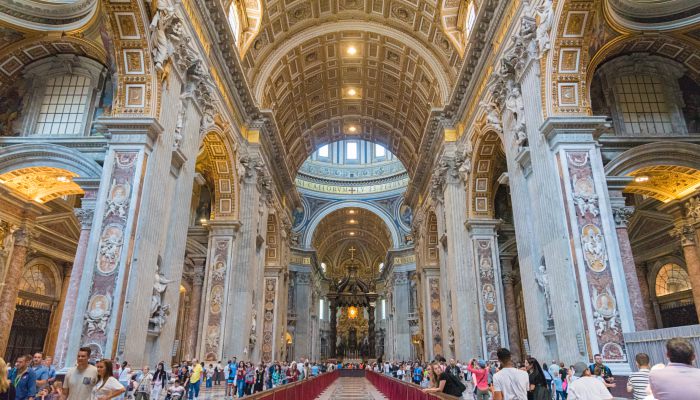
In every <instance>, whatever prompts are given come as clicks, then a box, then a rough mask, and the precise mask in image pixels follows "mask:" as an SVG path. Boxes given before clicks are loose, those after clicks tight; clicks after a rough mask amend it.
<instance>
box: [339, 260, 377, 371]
mask: <svg viewBox="0 0 700 400" xmlns="http://www.w3.org/2000/svg"><path fill="white" fill-rule="evenodd" d="M357 270H358V265H357V262H356V260H355V259H354V255H351V263H350V265H349V266H348V274H347V275H346V276H345V277H344V278H343V279H341V280H340V282H339V283H338V284H337V285H334V287H332V288H331V290H330V291H329V293H328V296H327V297H328V301H329V302H330V307H331V314H330V317H331V321H330V328H331V333H330V357H331V358H334V357H339V358H342V359H344V360H346V359H355V360H358V359H359V360H361V359H364V360H366V359H368V358H374V357H375V347H376V345H375V344H376V336H375V323H374V318H375V306H376V300H377V293H376V292H375V291H374V290H373V288H372V287H371V286H370V285H369V284H368V283H367V282H365V281H364V280H362V279H361V278H360V277H358V275H357ZM339 311H340V312H339Z"/></svg>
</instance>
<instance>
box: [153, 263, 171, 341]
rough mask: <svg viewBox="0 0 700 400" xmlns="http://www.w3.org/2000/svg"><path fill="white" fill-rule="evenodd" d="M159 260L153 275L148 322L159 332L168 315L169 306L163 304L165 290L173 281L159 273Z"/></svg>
mask: <svg viewBox="0 0 700 400" xmlns="http://www.w3.org/2000/svg"><path fill="white" fill-rule="evenodd" d="M160 264H161V258H160V256H159V257H158V264H157V267H156V273H155V282H154V283H153V294H152V295H151V309H150V317H149V321H150V322H151V324H152V329H153V330H155V331H158V332H160V328H161V327H162V326H163V325H164V324H165V321H166V317H167V315H168V314H170V305H169V304H164V300H165V299H164V297H165V290H166V289H167V288H168V284H169V283H172V282H174V280H168V279H166V278H165V275H164V274H163V273H162V272H161V271H160V269H161V267H160Z"/></svg>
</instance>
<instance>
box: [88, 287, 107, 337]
mask: <svg viewBox="0 0 700 400" xmlns="http://www.w3.org/2000/svg"><path fill="white" fill-rule="evenodd" d="M102 297H103V296H101V295H97V296H95V297H94V303H93V302H91V303H93V304H92V305H91V307H90V309H89V310H88V312H87V315H86V317H85V320H86V323H87V334H88V335H93V334H96V333H105V332H106V331H105V330H106V329H107V322H108V321H109V316H110V312H109V304H105V303H106V300H104V299H103V298H102Z"/></svg>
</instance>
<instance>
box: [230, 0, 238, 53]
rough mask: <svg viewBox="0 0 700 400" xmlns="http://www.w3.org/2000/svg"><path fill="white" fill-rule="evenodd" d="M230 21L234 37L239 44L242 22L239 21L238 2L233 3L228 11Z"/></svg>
mask: <svg viewBox="0 0 700 400" xmlns="http://www.w3.org/2000/svg"><path fill="white" fill-rule="evenodd" d="M228 23H229V24H230V25H231V31H232V32H233V38H234V39H235V40H236V44H238V32H239V31H240V23H239V22H238V9H237V8H236V2H235V1H234V2H233V3H232V4H231V8H229V11H228Z"/></svg>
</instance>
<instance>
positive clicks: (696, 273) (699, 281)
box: [0, 221, 700, 322]
mask: <svg viewBox="0 0 700 400" xmlns="http://www.w3.org/2000/svg"><path fill="white" fill-rule="evenodd" d="M671 235H672V236H674V237H677V238H679V239H680V241H681V246H682V247H683V256H684V257H685V265H686V267H687V268H688V277H689V278H690V285H691V287H692V288H693V301H694V302H695V312H696V313H697V314H698V319H700V257H699V256H698V246H697V241H696V236H697V235H696V232H695V228H694V227H693V225H692V224H690V223H687V222H685V221H683V222H681V223H680V224H678V225H677V226H676V228H675V229H674V230H673V231H672V232H671ZM0 322H2V321H0Z"/></svg>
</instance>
